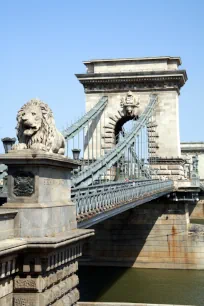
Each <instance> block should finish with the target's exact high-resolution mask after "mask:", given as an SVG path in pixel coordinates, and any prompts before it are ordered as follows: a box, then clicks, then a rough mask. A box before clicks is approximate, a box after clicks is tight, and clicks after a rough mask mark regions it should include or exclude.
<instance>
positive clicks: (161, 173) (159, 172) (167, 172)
mask: <svg viewBox="0 0 204 306" xmlns="http://www.w3.org/2000/svg"><path fill="white" fill-rule="evenodd" d="M157 174H159V175H170V174H171V171H170V170H158V172H157Z"/></svg>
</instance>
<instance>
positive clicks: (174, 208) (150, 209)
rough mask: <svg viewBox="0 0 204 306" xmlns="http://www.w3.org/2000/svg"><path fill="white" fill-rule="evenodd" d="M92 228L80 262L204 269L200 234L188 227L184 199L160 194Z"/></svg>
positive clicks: (187, 209)
mask: <svg viewBox="0 0 204 306" xmlns="http://www.w3.org/2000/svg"><path fill="white" fill-rule="evenodd" d="M195 205H196V204H195ZM191 206H192V205H191ZM191 210H192V207H191ZM93 229H94V230H95V237H93V238H91V240H90V241H89V243H87V244H86V247H85V252H84V254H85V255H86V256H85V257H84V260H83V261H82V264H83V265H102V266H120V267H123V266H124V267H125V266H126V267H137V268H159V269H204V253H203V252H204V247H203V235H202V233H200V234H199V233H198V232H195V231H194V230H193V231H192V230H191V225H190V223H189V208H188V204H187V203H185V202H181V201H180V202H172V201H170V200H169V199H167V198H164V197H163V198H160V199H157V200H154V201H151V202H149V203H148V204H143V205H140V206H138V207H136V208H134V209H131V210H129V211H126V212H124V213H122V214H119V215H117V216H115V217H113V218H111V219H108V220H106V221H104V222H101V223H98V224H97V225H95V226H94V227H93Z"/></svg>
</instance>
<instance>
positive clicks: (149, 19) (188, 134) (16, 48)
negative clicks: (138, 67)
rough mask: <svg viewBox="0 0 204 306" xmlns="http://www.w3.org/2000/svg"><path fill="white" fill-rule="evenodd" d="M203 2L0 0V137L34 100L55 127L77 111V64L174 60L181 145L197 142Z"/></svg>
mask: <svg viewBox="0 0 204 306" xmlns="http://www.w3.org/2000/svg"><path fill="white" fill-rule="evenodd" d="M203 16H204V1H202V0H194V1H189V0H176V1H175V0H171V1H170V0H166V1H165V0H163V1H162V0H143V1H141V0H140V1H138V0H126V1H121V0H117V1H116V0H103V1H102V0H101V1H97V0H95V1H92V0H86V1H85V0H81V1H80V0H75V1H69V0H55V1H54V0H40V1H39V0H29V1H28V0H18V1H17V0H13V1H12V0H0V43H1V46H0V103H1V108H0V114H1V116H0V138H2V137H5V136H11V137H12V136H15V133H16V132H15V125H16V114H17V111H18V109H19V108H20V107H21V106H22V105H23V104H24V103H25V102H26V101H28V100H29V99H31V98H35V97H38V98H40V99H42V100H44V101H45V102H47V103H48V104H49V105H50V107H51V108H52V110H53V112H54V115H55V120H56V125H57V127H58V128H59V129H62V128H63V126H66V124H67V123H70V122H71V120H72V121H73V120H74V119H75V118H76V117H79V116H80V115H81V113H82V112H83V111H84V106H85V96H84V93H83V88H82V86H81V85H80V83H79V82H78V80H77V79H76V77H75V75H74V74H75V73H80V72H85V68H84V66H83V64H82V61H83V60H89V59H93V58H113V57H114V58H117V57H119V58H121V57H143V56H165V55H169V56H180V57H181V59H182V63H183V64H182V67H181V68H183V69H186V70H187V74H188V81H187V83H186V85H185V87H184V88H183V89H182V90H181V96H180V134H181V140H182V141H202V140H203V141H204V133H203V122H204V118H203V116H204V103H203V102H204V91H203V86H204V85H203V70H204V17H203ZM0 151H2V146H1V145H0Z"/></svg>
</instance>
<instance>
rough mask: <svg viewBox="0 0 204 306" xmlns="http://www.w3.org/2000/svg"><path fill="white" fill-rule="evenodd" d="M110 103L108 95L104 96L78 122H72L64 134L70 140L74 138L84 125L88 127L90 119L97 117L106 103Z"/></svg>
mask: <svg viewBox="0 0 204 306" xmlns="http://www.w3.org/2000/svg"><path fill="white" fill-rule="evenodd" d="M107 103H108V97H105V96H104V97H102V98H101V99H100V100H99V102H98V103H97V104H96V105H95V106H94V107H93V108H92V109H91V110H90V111H89V112H88V113H86V114H85V115H84V116H83V117H82V118H80V119H79V120H78V121H77V122H75V123H74V124H72V125H71V126H70V127H68V128H67V129H65V130H64V131H63V132H62V134H63V136H64V137H65V139H66V140H69V139H71V138H73V137H74V136H75V135H77V134H78V133H79V132H80V131H81V130H82V129H83V128H84V127H86V126H87V125H88V124H89V122H90V120H93V119H95V118H96V117H97V116H98V114H100V112H101V111H102V110H103V109H104V108H105V107H106V104H107Z"/></svg>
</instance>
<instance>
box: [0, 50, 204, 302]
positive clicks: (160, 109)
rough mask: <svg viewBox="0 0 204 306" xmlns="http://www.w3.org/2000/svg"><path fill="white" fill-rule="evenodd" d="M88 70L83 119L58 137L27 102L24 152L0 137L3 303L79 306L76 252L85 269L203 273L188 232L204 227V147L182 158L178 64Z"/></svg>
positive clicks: (199, 247)
mask: <svg viewBox="0 0 204 306" xmlns="http://www.w3.org/2000/svg"><path fill="white" fill-rule="evenodd" d="M84 64H85V66H86V68H87V71H86V73H83V74H77V75H76V77H77V78H78V80H79V81H80V83H81V84H82V85H83V87H84V91H85V96H86V112H85V114H84V115H83V116H82V117H81V118H80V119H79V120H77V121H76V122H75V123H74V124H71V125H70V126H68V127H67V128H65V129H64V131H62V133H59V131H58V130H57V128H56V127H55V123H54V118H53V114H52V111H51V110H50V108H49V106H48V105H47V104H45V103H44V102H43V101H41V100H38V99H33V100H30V101H29V102H28V103H26V104H25V105H24V106H23V107H22V108H21V109H20V111H19V112H18V115H17V119H18V123H17V131H18V140H19V142H18V143H17V144H15V145H14V146H13V147H12V149H11V150H9V149H10V148H11V144H12V143H14V139H10V138H4V139H3V142H4V144H5V149H6V150H5V153H6V154H1V155H0V164H1V167H0V200H1V203H0V204H2V205H0V240H1V247H0V304H1V305H8V306H11V305H15V306H17V305H35V306H49V305H53V306H62V305H66V306H67V305H70V306H76V305H78V303H77V302H78V300H79V289H78V288H77V286H78V283H79V278H78V276H77V270H78V258H79V257H81V256H82V246H83V257H82V258H81V260H80V264H81V265H87V266H88V265H96V266H119V267H139V268H159V269H204V245H203V226H202V225H198V224H193V223H191V219H193V218H194V219H195V218H200V219H202V220H203V219H204V195H203V191H204V183H203V181H201V182H200V177H199V172H198V156H197V155H195V154H194V152H197V151H198V149H199V150H200V148H201V149H202V146H201V144H202V143H200V144H199V146H198V147H197V149H195V148H194V149H192V148H191V147H189V145H188V144H186V143H185V148H184V147H183V152H184V151H185V152H191V155H189V154H188V155H185V154H181V144H180V135H179V95H180V91H181V88H182V86H183V85H184V84H185V82H186V81H187V74H186V71H185V70H182V69H179V66H180V65H181V59H180V58H179V57H169V56H164V57H155V58H133V59H112V60H92V61H87V62H84ZM45 126H46V128H45ZM62 134H63V136H64V137H62ZM38 136H39V137H38ZM196 150H197V151H196ZM64 152H66V156H62V154H63V153H64Z"/></svg>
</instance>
